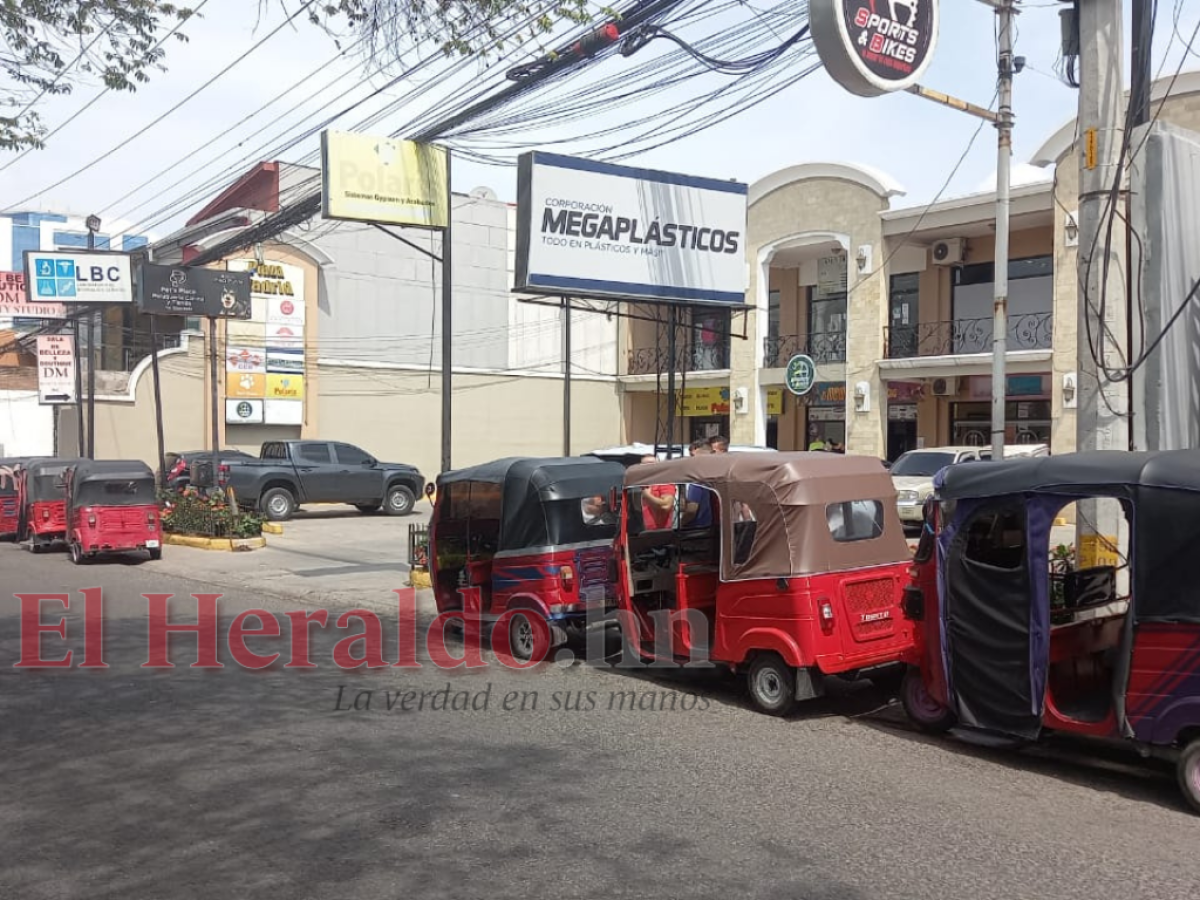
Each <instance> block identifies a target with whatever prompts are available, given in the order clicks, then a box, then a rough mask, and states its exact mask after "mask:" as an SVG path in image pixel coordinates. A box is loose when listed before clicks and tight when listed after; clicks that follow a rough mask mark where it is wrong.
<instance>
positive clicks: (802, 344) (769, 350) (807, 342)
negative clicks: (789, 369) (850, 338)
mask: <svg viewBox="0 0 1200 900" xmlns="http://www.w3.org/2000/svg"><path fill="white" fill-rule="evenodd" d="M801 353H802V354H804V355H805V356H808V357H810V358H811V359H812V361H813V362H816V363H837V362H845V361H846V332H844V331H826V332H816V333H813V334H789V335H782V336H780V337H769V338H765V339H764V340H763V368H764V369H782V368H783V367H784V366H786V365H787V364H788V360H789V359H791V358H792V357H793V356H796V355H797V354H801Z"/></svg>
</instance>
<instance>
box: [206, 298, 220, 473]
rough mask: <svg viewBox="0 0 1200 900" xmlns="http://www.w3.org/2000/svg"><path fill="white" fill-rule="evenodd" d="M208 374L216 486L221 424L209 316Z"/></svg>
mask: <svg viewBox="0 0 1200 900" xmlns="http://www.w3.org/2000/svg"><path fill="white" fill-rule="evenodd" d="M208 374H209V379H210V382H211V383H210V384H209V388H208V402H209V404H210V406H211V407H212V415H211V417H210V418H211V420H212V486H213V487H216V485H217V484H219V483H220V477H219V471H220V468H221V433H220V432H221V426H220V420H219V419H218V418H217V401H218V398H219V394H220V392H219V390H218V389H217V320H216V318H214V317H210V318H209V320H208Z"/></svg>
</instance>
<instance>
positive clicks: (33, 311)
mask: <svg viewBox="0 0 1200 900" xmlns="http://www.w3.org/2000/svg"><path fill="white" fill-rule="evenodd" d="M0 316H12V317H14V318H18V319H65V318H66V316H67V310H66V307H64V306H63V305H62V304H61V303H30V302H29V294H28V292H27V291H26V290H25V273H24V272H0Z"/></svg>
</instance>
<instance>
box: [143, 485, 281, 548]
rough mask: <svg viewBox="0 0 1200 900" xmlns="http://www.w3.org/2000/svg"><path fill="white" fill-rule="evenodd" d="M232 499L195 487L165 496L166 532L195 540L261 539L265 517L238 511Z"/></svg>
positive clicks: (246, 511) (164, 518) (163, 507)
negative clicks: (189, 536) (203, 538)
mask: <svg viewBox="0 0 1200 900" xmlns="http://www.w3.org/2000/svg"><path fill="white" fill-rule="evenodd" d="M232 499H233V498H232V497H229V496H227V495H226V494H225V493H223V492H220V491H213V492H212V493H209V494H204V493H201V492H200V491H199V490H198V489H197V488H194V487H188V488H185V489H184V490H183V491H182V492H180V493H172V492H168V493H164V494H162V495H161V496H160V498H159V506H160V508H161V509H162V524H163V530H164V531H166V532H168V533H169V534H184V535H191V536H193V537H212V538H252V537H259V536H260V535H261V534H262V524H263V520H262V517H261V516H259V515H258V514H256V513H254V512H253V511H250V510H245V509H241V508H239V507H238V505H237V503H236V502H231V501H232Z"/></svg>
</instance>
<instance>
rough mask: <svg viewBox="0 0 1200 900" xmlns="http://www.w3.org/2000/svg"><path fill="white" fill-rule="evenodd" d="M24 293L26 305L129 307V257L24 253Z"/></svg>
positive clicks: (93, 254) (117, 254)
mask: <svg viewBox="0 0 1200 900" xmlns="http://www.w3.org/2000/svg"><path fill="white" fill-rule="evenodd" d="M25 291H26V293H27V294H28V295H29V302H30V303H47V302H55V303H96V304H105V303H132V302H133V278H132V275H131V270H130V265H129V255H128V254H125V253H96V252H86V253H72V252H69V251H43V250H26V251H25Z"/></svg>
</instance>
